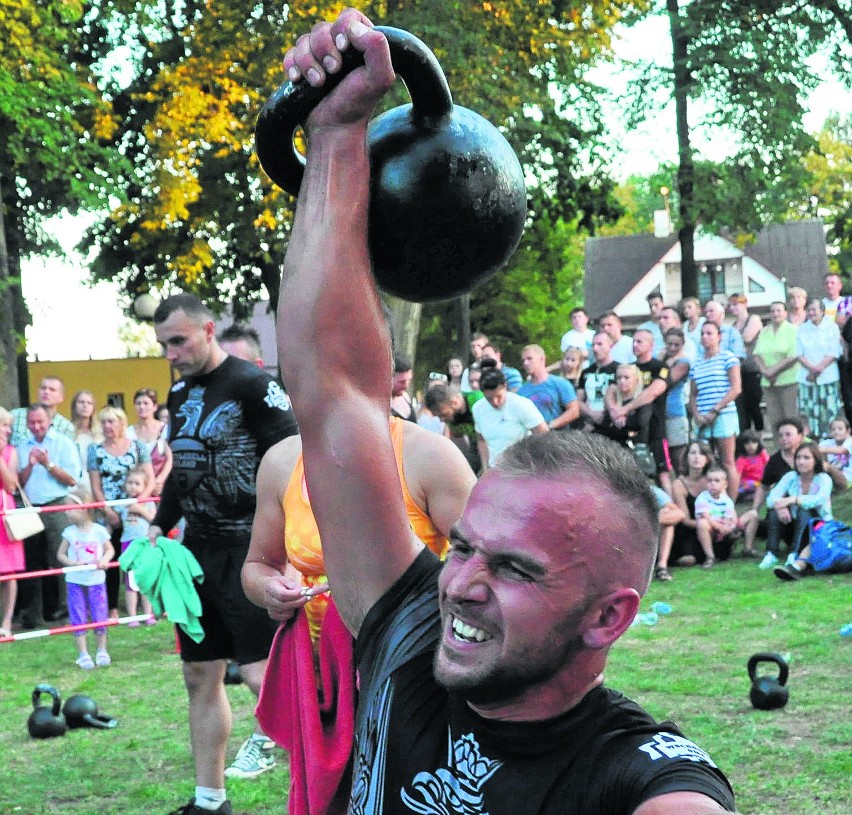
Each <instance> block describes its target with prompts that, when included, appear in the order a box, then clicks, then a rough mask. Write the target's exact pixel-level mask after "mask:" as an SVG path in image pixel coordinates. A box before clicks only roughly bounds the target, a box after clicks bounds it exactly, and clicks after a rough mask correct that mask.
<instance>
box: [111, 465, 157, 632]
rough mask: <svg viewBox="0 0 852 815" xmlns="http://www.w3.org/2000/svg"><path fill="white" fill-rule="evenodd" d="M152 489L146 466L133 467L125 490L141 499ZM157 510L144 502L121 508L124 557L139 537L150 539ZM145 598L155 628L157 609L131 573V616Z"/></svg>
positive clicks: (127, 599)
mask: <svg viewBox="0 0 852 815" xmlns="http://www.w3.org/2000/svg"><path fill="white" fill-rule="evenodd" d="M147 486H148V473H147V472H146V470H145V469H144V468H142V467H133V468H132V469H131V470H130V471H129V472H128V473H127V478H125V480H124V491H125V492H126V493H127V495H128V497H129V498H137V497H138V496H140V495H142V494H143V493H144V492H145V490H146V488H147ZM156 511H157V505H156V504H155V503H154V502H153V501H142V502H140V503H138V504H130V505H129V506H126V507H121V509H119V511H118V514H119V516H120V517H121V521H122V528H121V553H122V554H124V552H125V550H126V549H127V547H128V546H130V544H131V542H132V541H134V540H136V539H137V538H146V537H148V527H149V526H150V525H151V521H152V520H153V519H154V514H155V513H156ZM140 597H141V599H142V612H143V613H144V614H147V615H149V616H148V619H147V620H145V624H146V625H154V623H156V622H157V618H156V617H155V616H154V609H153V608H152V607H151V601H150V600H149V599H148V598H147V597H146V596H145V595H144V594H142V593H141V592H140V591H139V586H138V585H137V584H136V579H135V578H134V577H133V572H132V571H130V572H128V573H127V582H126V587H125V591H124V600H125V602H126V603H127V613H128V614H129V615H130V616H131V617H133V616H134V615H135V614H136V609H137V607H138V604H139V599H140ZM138 627H139V621H138V620H134V621H133V622H131V623H128V628H138Z"/></svg>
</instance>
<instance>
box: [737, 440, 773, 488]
mask: <svg viewBox="0 0 852 815" xmlns="http://www.w3.org/2000/svg"><path fill="white" fill-rule="evenodd" d="M737 449H738V451H739V454H738V455H737V459H736V462H735V464H736V468H737V472H738V473H739V474H740V487H739V491H738V500H741V499H743V498H748V497H750V496H753V495H754V491H755V489H757V487H758V486H759V485H760V484H761V482H762V481H763V471H764V470H765V469H766V462H767V461H769V453H767V452H766V449H765V448H764V446H763V443H762V442H761V441H760V435H759V434H758V433H756V432H755V431H754V430H744V431H743V432H742V433H740V435H739V438H738V439H737Z"/></svg>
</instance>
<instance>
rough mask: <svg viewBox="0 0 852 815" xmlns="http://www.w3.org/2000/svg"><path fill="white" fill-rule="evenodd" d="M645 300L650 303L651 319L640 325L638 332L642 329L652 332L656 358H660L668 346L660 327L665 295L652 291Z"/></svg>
mask: <svg viewBox="0 0 852 815" xmlns="http://www.w3.org/2000/svg"><path fill="white" fill-rule="evenodd" d="M645 299H646V300H647V301H648V309H649V310H650V312H651V319H650V320H645V322H644V323H640V325H639V328H638V329H637V330H639V329H642V330H643V331H650V332H651V336H652V337H653V338H654V356H655V357H658V356H660V355H661V354H662V353H663V350H664V348H665V344H666V342H665V340H664V339H663V331H662V328H661V326H660V314H661V313H662V311H663V307H664V306H665V301H664V300H663V295H662V294H660V293H659V292H658V291H652V292H651V293H650V294H649V295H648V296H647V297H646V298H645Z"/></svg>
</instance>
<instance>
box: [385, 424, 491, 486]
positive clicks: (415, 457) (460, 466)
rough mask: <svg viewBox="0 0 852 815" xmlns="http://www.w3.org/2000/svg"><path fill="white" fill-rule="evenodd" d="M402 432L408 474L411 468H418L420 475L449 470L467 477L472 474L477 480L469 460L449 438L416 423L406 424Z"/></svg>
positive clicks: (404, 459)
mask: <svg viewBox="0 0 852 815" xmlns="http://www.w3.org/2000/svg"><path fill="white" fill-rule="evenodd" d="M402 432H403V440H404V446H403V461H404V464H405V468H406V474H407V473H408V470H409V469H410V468H416V471H417V473H420V474H427V473H432V472H435V471H436V470H438V469H449V470H450V471H452V472H460V473H461V474H463V475H464V476H465V477H467V474H470V477H471V478H473V480H474V481H475V480H476V476H474V474H473V470H471V469H470V465H469V464H468V463H467V459H466V458H465V457H464V456H463V455H462V453H461V451H460V450H459V448H458V447H457V446H456V445H455V444H453V442H452V441H451V440H450V439H449V438H448V437H447V436H443V435H441V434H439V433H433V432H431V431H430V430H426V429H424V428H422V427H420V425H416V424H414V422H405V424H404V425H403V431H402Z"/></svg>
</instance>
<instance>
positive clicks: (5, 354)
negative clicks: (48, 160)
mask: <svg viewBox="0 0 852 815" xmlns="http://www.w3.org/2000/svg"><path fill="white" fill-rule="evenodd" d="M3 209H4V207H3V187H2V179H0V405H2V406H3V407H5V408H6V409H7V410H9V409H11V408H15V407H18V406H19V405H20V403H21V400H20V394H19V393H18V338H17V334H16V331H15V322H16V321H15V307H14V301H15V291H14V290H15V288H19V287H18V286H16V285H15V284H12V283H10V281H9V255H8V252H7V251H6V231H5V229H6V227H5V220H4V218H3Z"/></svg>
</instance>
